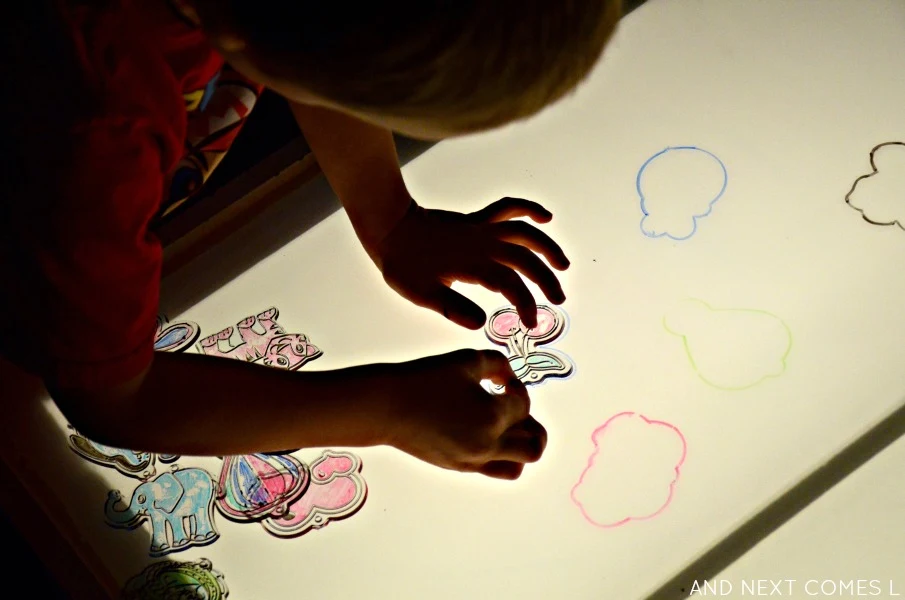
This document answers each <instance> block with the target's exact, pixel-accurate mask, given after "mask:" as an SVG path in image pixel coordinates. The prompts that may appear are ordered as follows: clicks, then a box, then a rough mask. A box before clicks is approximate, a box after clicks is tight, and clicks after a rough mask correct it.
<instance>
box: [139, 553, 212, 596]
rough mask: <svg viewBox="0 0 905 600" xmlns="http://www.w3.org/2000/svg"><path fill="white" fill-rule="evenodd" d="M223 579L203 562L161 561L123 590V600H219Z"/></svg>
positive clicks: (199, 560) (204, 560)
mask: <svg viewBox="0 0 905 600" xmlns="http://www.w3.org/2000/svg"><path fill="white" fill-rule="evenodd" d="M227 596H229V588H228V587H227V586H226V578H225V577H224V576H223V573H221V572H220V571H217V570H216V569H214V564H213V563H212V562H211V561H210V560H209V559H207V558H199V559H198V560H195V561H172V560H162V561H160V562H156V563H153V564H150V565H148V566H147V567H145V568H144V569H143V570H142V572H141V573H139V574H138V575H135V576H134V577H132V578H131V579H129V581H127V582H126V585H125V586H124V587H123V591H122V594H121V597H122V599H123V600H195V599H198V600H202V599H203V600H223V599H224V598H226V597H227Z"/></svg>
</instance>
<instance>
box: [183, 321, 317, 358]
mask: <svg viewBox="0 0 905 600" xmlns="http://www.w3.org/2000/svg"><path fill="white" fill-rule="evenodd" d="M279 314H280V313H279V311H278V310H277V309H276V308H269V309H267V310H265V311H264V312H261V313H258V314H257V315H254V316H249V317H246V318H245V319H243V320H241V321H239V322H238V323H237V324H236V326H235V328H233V327H227V328H226V329H224V330H223V331H220V332H219V333H215V334H214V335H211V336H208V337H206V338H203V339H202V340H201V341H200V342H199V343H198V350H199V351H200V352H202V353H204V354H210V355H211V356H222V357H226V358H235V359H239V360H245V361H248V362H258V363H261V364H263V365H267V366H271V367H278V368H281V369H287V370H289V371H295V370H296V369H298V368H299V367H301V366H302V365H304V364H305V363H307V362H309V361H312V360H314V359H315V358H317V357H318V356H320V355H321V354H322V352H321V350H320V349H319V348H317V347H316V346H315V345H314V344H312V343H311V342H309V341H308V337H307V336H306V335H305V334H303V333H286V330H285V329H283V327H282V326H280V325H279V323H277V322H276V319H277V317H278V316H279ZM237 335H238V339H236V337H237Z"/></svg>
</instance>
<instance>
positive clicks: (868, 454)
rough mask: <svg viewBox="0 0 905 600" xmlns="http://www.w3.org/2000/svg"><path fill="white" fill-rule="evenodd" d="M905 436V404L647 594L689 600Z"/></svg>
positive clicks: (654, 599) (652, 599)
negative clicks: (696, 588) (698, 586)
mask: <svg viewBox="0 0 905 600" xmlns="http://www.w3.org/2000/svg"><path fill="white" fill-rule="evenodd" d="M902 436H905V402H903V404H902V406H900V407H899V408H898V409H897V410H896V411H895V412H894V413H892V414H891V415H890V416H888V417H887V418H885V419H883V420H882V421H881V422H880V423H879V424H877V425H876V426H874V427H873V428H872V429H870V430H869V431H868V432H867V433H865V434H864V435H862V436H861V437H859V438H858V439H856V440H855V441H853V442H852V443H851V444H849V445H848V446H846V448H845V449H843V450H842V451H841V452H840V453H839V454H837V455H836V456H835V457H833V458H832V459H830V460H829V461H828V462H827V463H826V464H824V465H823V466H821V467H820V468H818V469H816V470H815V471H814V472H813V473H811V474H810V475H808V476H807V477H805V478H804V479H803V480H801V481H800V482H799V483H798V484H797V485H796V486H795V487H793V488H792V489H790V490H789V491H787V492H786V493H785V494H783V495H782V496H781V497H779V498H778V499H777V500H775V501H774V502H773V503H772V504H770V505H768V506H767V507H766V508H764V509H763V510H761V511H760V512H759V513H757V514H755V515H754V516H753V517H751V518H750V519H748V521H747V522H745V523H744V524H743V525H742V526H741V527H739V528H738V529H736V530H735V531H734V532H733V533H732V534H731V535H729V536H728V537H726V538H725V539H724V540H722V541H721V542H720V543H718V544H717V545H715V546H714V547H713V548H711V549H710V550H709V551H707V552H706V553H705V554H704V555H703V556H701V557H700V558H698V559H697V560H696V561H695V562H694V563H692V564H691V565H689V566H688V567H686V568H685V569H684V570H683V571H682V572H680V573H679V574H678V575H676V576H675V577H673V578H672V579H670V580H669V581H668V582H666V583H665V584H663V585H662V586H661V587H660V588H659V589H658V590H657V591H655V592H654V593H653V594H651V595H650V596H648V599H647V600H673V599H675V600H678V599H679V598H688V595H689V592H690V590H691V586H692V584H693V583H694V582H695V581H704V580H709V579H712V578H713V577H715V576H717V575H719V574H720V573H721V572H722V571H723V570H725V569H726V568H727V567H728V566H729V565H731V564H732V563H733V562H735V561H736V560H738V559H739V558H741V556H742V555H743V554H745V553H746V552H748V551H749V550H750V549H751V548H753V547H754V546H756V545H757V544H758V543H759V542H760V541H761V540H763V539H765V538H766V537H767V536H769V535H770V534H771V533H773V532H774V531H776V530H777V529H779V528H780V527H782V526H783V525H784V524H785V523H786V522H788V521H789V520H790V519H792V518H793V517H795V515H797V514H798V513H799V512H801V511H802V510H804V509H805V508H807V507H808V505H810V504H811V503H812V502H814V501H815V500H817V499H818V498H820V497H821V496H822V495H823V494H825V493H826V492H828V491H829V490H830V489H832V488H833V486H835V485H836V484H838V483H839V482H840V481H842V480H843V479H845V478H846V477H848V476H849V475H851V474H852V473H853V472H855V471H856V470H857V469H858V468H859V467H861V466H862V465H863V464H865V463H867V462H868V461H869V460H870V459H872V458H873V457H874V456H876V455H877V454H879V453H880V452H882V451H883V450H885V449H886V448H887V447H889V446H890V445H891V444H892V443H893V442H895V441H896V440H898V439H899V438H901V437H902Z"/></svg>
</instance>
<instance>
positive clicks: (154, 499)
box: [104, 467, 220, 557]
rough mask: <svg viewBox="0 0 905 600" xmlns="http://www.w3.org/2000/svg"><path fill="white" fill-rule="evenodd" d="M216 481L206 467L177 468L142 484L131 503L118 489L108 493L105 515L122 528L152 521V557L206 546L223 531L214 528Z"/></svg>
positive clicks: (113, 524)
mask: <svg viewBox="0 0 905 600" xmlns="http://www.w3.org/2000/svg"><path fill="white" fill-rule="evenodd" d="M213 504H214V481H213V478H212V477H211V475H210V473H208V472H207V471H205V470H203V469H196V468H190V469H177V468H175V467H174V469H173V470H172V471H171V472H167V473H163V474H162V475H159V476H157V477H156V478H155V479H153V480H151V481H145V482H143V483H141V484H139V485H138V486H137V487H136V488H135V489H134V490H133V491H132V497H131V499H130V500H129V502H127V503H126V502H124V501H123V497H122V494H121V493H120V492H119V491H118V490H112V491H110V492H109V494H108V495H107V502H106V504H105V505H104V516H105V517H106V520H107V523H108V524H109V525H111V526H113V527H116V528H119V529H135V528H137V527H139V526H141V525H142V523H144V522H145V521H150V523H151V549H150V555H151V556H152V557H158V556H165V555H167V554H169V553H171V552H179V551H181V550H186V549H188V548H191V547H193V546H206V545H208V544H211V543H213V542H215V541H216V540H217V538H218V537H219V536H220V534H219V533H218V532H217V530H216V528H215V527H214V515H213Z"/></svg>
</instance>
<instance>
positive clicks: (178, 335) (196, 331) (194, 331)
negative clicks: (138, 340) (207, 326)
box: [154, 316, 201, 352]
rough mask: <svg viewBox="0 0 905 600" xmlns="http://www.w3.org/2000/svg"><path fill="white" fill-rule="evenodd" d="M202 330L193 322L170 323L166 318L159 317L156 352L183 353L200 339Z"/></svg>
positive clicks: (155, 343)
mask: <svg viewBox="0 0 905 600" xmlns="http://www.w3.org/2000/svg"><path fill="white" fill-rule="evenodd" d="M200 334H201V329H200V328H199V327H198V325H197V324H196V323H192V322H191V321H180V322H178V323H169V324H168V321H167V318H166V317H164V316H159V317H157V334H156V335H155V336H154V350H155V351H157V352H182V351H183V350H185V349H186V348H189V347H190V346H191V345H192V344H194V343H195V340H197V339H198V336H199V335H200Z"/></svg>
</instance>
